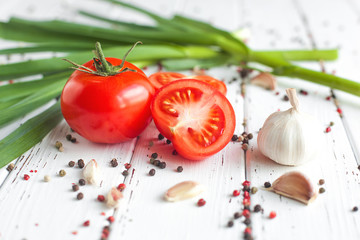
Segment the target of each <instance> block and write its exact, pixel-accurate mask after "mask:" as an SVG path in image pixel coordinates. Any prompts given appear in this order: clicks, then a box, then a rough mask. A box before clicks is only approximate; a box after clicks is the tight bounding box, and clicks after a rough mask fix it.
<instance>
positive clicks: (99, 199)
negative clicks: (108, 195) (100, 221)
mask: <svg viewBox="0 0 360 240" xmlns="http://www.w3.org/2000/svg"><path fill="white" fill-rule="evenodd" d="M97 200H98V201H99V202H103V201H105V197H104V195H98V196H97Z"/></svg>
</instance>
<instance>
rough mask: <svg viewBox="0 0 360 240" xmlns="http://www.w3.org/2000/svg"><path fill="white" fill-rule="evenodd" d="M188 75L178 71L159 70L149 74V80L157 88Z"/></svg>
mask: <svg viewBox="0 0 360 240" xmlns="http://www.w3.org/2000/svg"><path fill="white" fill-rule="evenodd" d="M184 77H186V75H184V74H181V73H176V72H157V73H153V74H151V75H150V76H149V80H150V82H151V84H152V85H153V87H154V88H155V90H158V89H159V88H161V87H162V86H164V85H166V84H168V83H169V82H172V81H174V80H177V79H181V78H184Z"/></svg>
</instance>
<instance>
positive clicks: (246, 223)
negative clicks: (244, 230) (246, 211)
mask: <svg viewBox="0 0 360 240" xmlns="http://www.w3.org/2000/svg"><path fill="white" fill-rule="evenodd" d="M244 223H245V225H246V226H249V225H250V224H251V220H250V218H246V219H245V220H244Z"/></svg>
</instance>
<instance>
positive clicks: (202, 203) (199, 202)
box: [197, 198, 206, 207]
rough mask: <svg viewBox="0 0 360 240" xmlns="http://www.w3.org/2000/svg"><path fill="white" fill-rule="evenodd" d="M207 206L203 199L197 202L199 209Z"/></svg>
mask: <svg viewBox="0 0 360 240" xmlns="http://www.w3.org/2000/svg"><path fill="white" fill-rule="evenodd" d="M205 204H206V201H205V200H204V199H203V198H200V199H199V201H198V202H197V205H198V206H199V207H202V206H204V205H205Z"/></svg>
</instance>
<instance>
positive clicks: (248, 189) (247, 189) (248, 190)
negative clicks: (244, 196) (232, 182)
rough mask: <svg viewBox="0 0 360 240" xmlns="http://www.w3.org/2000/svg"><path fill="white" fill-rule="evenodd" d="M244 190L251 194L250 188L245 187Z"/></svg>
mask: <svg viewBox="0 0 360 240" xmlns="http://www.w3.org/2000/svg"><path fill="white" fill-rule="evenodd" d="M242 190H243V191H246V192H250V186H244V187H243V189H242Z"/></svg>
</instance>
